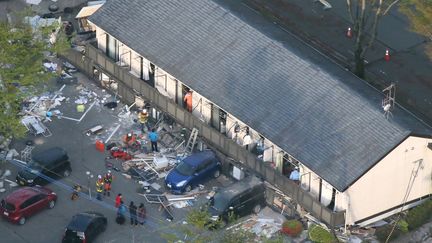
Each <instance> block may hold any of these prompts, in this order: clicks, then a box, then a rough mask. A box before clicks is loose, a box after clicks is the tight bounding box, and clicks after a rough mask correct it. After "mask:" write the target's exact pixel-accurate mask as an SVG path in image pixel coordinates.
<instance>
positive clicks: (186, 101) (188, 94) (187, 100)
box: [183, 90, 192, 112]
mask: <svg viewBox="0 0 432 243" xmlns="http://www.w3.org/2000/svg"><path fill="white" fill-rule="evenodd" d="M183 101H184V104H185V105H186V109H187V110H188V111H189V112H192V91H190V90H189V91H188V92H186V94H185V96H184V99H183Z"/></svg>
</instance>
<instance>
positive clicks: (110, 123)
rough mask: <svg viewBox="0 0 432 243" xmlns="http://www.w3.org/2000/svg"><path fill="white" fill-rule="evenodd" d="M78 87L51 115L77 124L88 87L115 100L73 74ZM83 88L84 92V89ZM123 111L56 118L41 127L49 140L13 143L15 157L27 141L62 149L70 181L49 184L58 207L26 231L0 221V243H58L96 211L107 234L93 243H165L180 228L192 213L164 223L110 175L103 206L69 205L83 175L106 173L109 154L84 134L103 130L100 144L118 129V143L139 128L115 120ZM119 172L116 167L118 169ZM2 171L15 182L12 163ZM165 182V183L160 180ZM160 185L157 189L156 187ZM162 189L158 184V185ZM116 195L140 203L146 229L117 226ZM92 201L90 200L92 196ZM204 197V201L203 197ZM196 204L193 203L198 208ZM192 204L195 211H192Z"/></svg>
mask: <svg viewBox="0 0 432 243" xmlns="http://www.w3.org/2000/svg"><path fill="white" fill-rule="evenodd" d="M76 76H77V77H78V80H79V83H81V84H82V85H67V86H65V88H64V89H63V92H62V96H64V97H65V98H66V99H65V100H64V101H63V102H62V104H61V105H60V106H58V107H56V108H54V109H53V110H56V109H58V110H60V111H61V112H62V113H63V116H66V117H69V118H77V119H78V120H79V118H80V117H81V116H83V113H79V112H77V111H76V104H75V103H74V101H75V100H76V98H77V96H78V94H79V91H80V88H82V87H86V88H88V89H90V90H92V91H94V92H95V93H97V94H98V97H99V98H98V100H100V99H101V98H102V97H106V100H109V99H113V97H112V96H111V97H108V96H107V92H103V91H102V89H100V88H98V87H97V86H96V85H95V84H94V83H92V81H89V80H88V79H87V78H86V77H85V76H84V75H82V74H80V73H77V74H76ZM83 85H84V86H83ZM60 87H61V85H59V84H53V85H50V86H49V89H51V90H53V91H55V90H58V89H59V88H60ZM92 102H93V100H89V101H88V103H87V104H86V110H88V108H89V107H90V106H91V104H92ZM121 107H123V105H122V104H119V106H118V107H117V108H115V109H114V110H111V109H108V108H106V107H104V106H103V104H100V103H98V102H96V103H95V104H94V105H93V106H92V108H91V109H90V110H89V111H88V112H87V113H85V116H84V117H83V118H82V120H81V121H80V122H77V121H75V120H71V119H65V118H62V119H58V118H56V117H54V118H53V119H52V120H53V121H52V122H49V123H44V124H45V125H46V126H47V127H48V128H49V129H50V131H51V133H52V135H51V136H49V137H44V136H40V135H39V136H37V137H35V136H32V135H29V136H28V137H27V138H25V139H22V140H20V141H15V143H14V145H13V146H12V147H13V148H15V149H16V150H17V151H18V152H19V151H21V150H22V149H23V148H24V146H25V145H24V144H25V141H27V140H28V139H31V140H33V141H34V142H35V143H36V144H37V145H36V147H35V150H34V151H35V152H37V151H38V150H43V149H46V148H50V147H53V146H59V147H62V148H64V149H65V150H66V151H67V152H68V155H69V158H70V161H71V165H72V174H71V176H70V177H67V178H63V179H61V180H59V181H58V182H55V183H51V184H49V185H48V186H47V187H49V188H50V189H52V190H53V191H55V192H56V193H57V195H58V201H57V204H56V206H55V207H54V208H53V209H50V210H48V209H47V210H44V211H42V212H40V213H38V214H36V215H35V216H33V217H31V218H29V219H28V220H27V222H26V224H25V225H22V226H20V225H14V224H11V223H9V222H7V221H6V220H4V219H2V220H0V232H2V236H1V237H2V238H1V240H0V241H1V242H61V239H62V235H63V233H64V229H65V226H66V225H67V224H68V223H69V221H70V219H71V218H72V216H73V215H75V214H76V213H79V212H84V211H97V212H100V213H102V214H104V215H105V216H106V217H107V218H108V227H107V230H106V232H104V233H102V234H101V235H99V236H98V238H97V239H96V242H164V241H165V240H164V239H163V238H162V237H161V235H162V234H164V233H167V232H175V228H176V225H177V224H182V222H183V221H184V219H185V216H186V214H187V212H188V211H189V210H190V209H191V207H186V208H181V209H173V210H172V212H173V214H174V220H173V221H171V222H170V221H167V220H166V218H165V215H164V214H163V212H162V211H159V206H158V205H155V204H148V203H146V202H145V199H144V197H143V196H141V195H139V194H138V193H137V190H138V189H139V187H140V185H139V184H138V183H137V182H135V181H133V180H131V179H127V178H125V177H124V176H123V175H122V174H121V173H120V172H117V171H113V176H114V181H113V185H112V193H111V197H105V198H104V199H103V201H97V200H95V199H94V197H93V198H91V199H89V198H85V197H80V198H79V199H78V200H75V201H72V200H70V195H71V187H72V186H73V185H74V184H80V185H83V186H87V184H88V176H87V175H86V172H87V171H90V172H91V174H92V175H94V176H95V177H97V175H98V174H102V175H103V174H104V173H105V172H106V171H107V169H106V168H105V163H104V159H105V157H106V156H107V155H108V153H107V152H105V153H101V152H99V151H97V150H96V148H95V140H96V137H95V136H90V137H89V136H86V135H85V134H84V133H85V131H86V130H88V129H89V128H91V127H93V126H95V125H97V124H102V125H103V126H104V127H105V132H104V133H103V134H101V135H100V136H101V137H100V138H103V139H106V138H107V137H108V136H109V135H110V134H111V133H112V131H113V130H114V128H115V127H116V126H117V125H121V127H120V129H118V131H117V133H116V134H115V135H114V136H113V137H112V139H111V141H113V140H116V139H119V138H120V136H121V135H123V134H125V133H126V132H127V131H130V130H131V129H136V130H138V125H137V124H135V123H134V122H133V119H129V120H126V121H125V120H119V118H118V116H117V114H118V113H119V111H120V108H121ZM116 166H117V167H119V168H120V167H121V164H120V161H119V162H117V164H116ZM6 167H7V168H8V169H10V170H11V171H12V175H11V176H9V177H8V179H9V180H15V176H16V171H17V167H16V165H14V164H12V163H8V164H6ZM224 178H225V177H220V178H219V179H218V180H212V181H210V182H209V183H208V184H206V185H205V186H206V188H207V189H209V188H211V187H212V186H214V185H221V183H222V184H223V183H226V180H227V179H226V178H225V181H224ZM162 180H163V179H162ZM159 184H161V183H159ZM94 185H95V178H93V179H91V181H90V186H91V188H92V190H94ZM161 186H162V184H161ZM5 189H7V191H6V192H4V193H1V194H0V197H2V198H3V197H4V196H6V195H7V194H8V193H9V192H11V191H13V190H14V189H16V188H12V187H11V186H10V183H7V182H6V183H5ZM117 193H122V194H123V200H124V201H125V204H126V205H128V204H129V202H130V201H131V200H132V201H134V202H135V204H138V205H139V203H141V202H143V203H145V205H146V208H147V220H146V223H145V225H144V226H137V227H132V226H130V224H129V222H128V221H127V222H126V224H124V225H118V224H116V223H115V221H114V220H115V215H116V208H115V207H114V198H115V195H117ZM93 196H94V195H93ZM202 197H204V196H202ZM196 204H197V203H196ZM196 204H195V205H196Z"/></svg>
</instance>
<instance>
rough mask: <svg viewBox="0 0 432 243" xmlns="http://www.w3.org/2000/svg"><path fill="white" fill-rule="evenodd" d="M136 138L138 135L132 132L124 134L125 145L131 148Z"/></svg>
mask: <svg viewBox="0 0 432 243" xmlns="http://www.w3.org/2000/svg"><path fill="white" fill-rule="evenodd" d="M136 140H137V138H136V135H135V134H133V133H131V132H130V133H128V134H126V135H124V136H123V146H124V147H125V148H129V147H131V146H132V145H134V144H135V142H136Z"/></svg>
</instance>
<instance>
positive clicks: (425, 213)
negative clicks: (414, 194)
mask: <svg viewBox="0 0 432 243" xmlns="http://www.w3.org/2000/svg"><path fill="white" fill-rule="evenodd" d="M431 217H432V199H429V200H427V201H426V202H424V203H423V204H421V205H419V206H417V207H414V208H412V209H411V210H409V211H408V213H407V216H406V218H405V220H406V222H407V223H408V229H409V230H415V229H417V228H418V227H420V226H422V225H423V224H425V223H426V222H428V220H429V219H430V218H431Z"/></svg>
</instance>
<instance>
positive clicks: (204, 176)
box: [165, 150, 221, 194]
mask: <svg viewBox="0 0 432 243" xmlns="http://www.w3.org/2000/svg"><path fill="white" fill-rule="evenodd" d="M220 172H221V163H220V161H219V160H218V159H217V158H216V155H215V154H214V153H213V151H211V150H206V151H202V152H198V153H195V154H192V155H191V156H188V157H186V158H184V159H183V160H182V161H181V162H180V163H179V164H178V165H177V166H176V167H175V168H173V169H172V170H171V171H170V172H169V173H168V175H167V176H166V177H165V185H166V186H167V187H168V188H169V189H170V190H171V192H172V193H176V194H182V193H184V192H189V191H190V190H192V188H194V187H195V186H197V185H199V184H202V183H203V182H205V181H206V180H208V179H210V178H217V177H219V175H220Z"/></svg>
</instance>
